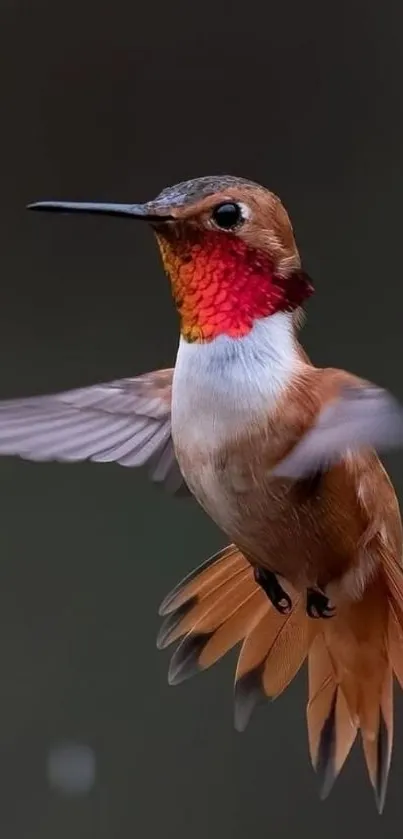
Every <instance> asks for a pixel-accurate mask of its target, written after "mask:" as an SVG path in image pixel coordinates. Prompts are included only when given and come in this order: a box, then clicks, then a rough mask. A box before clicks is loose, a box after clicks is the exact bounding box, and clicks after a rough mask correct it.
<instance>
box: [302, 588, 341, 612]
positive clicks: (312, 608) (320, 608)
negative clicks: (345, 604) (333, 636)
mask: <svg viewBox="0 0 403 839" xmlns="http://www.w3.org/2000/svg"><path fill="white" fill-rule="evenodd" d="M306 612H307V615H309V617H310V618H332V617H333V616H334V614H335V608H334V606H332V605H331V604H330V600H329V598H328V597H326V595H325V594H323V593H322V592H321V591H318V589H315V588H308V589H307V593H306Z"/></svg>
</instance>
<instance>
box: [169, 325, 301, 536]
mask: <svg viewBox="0 0 403 839" xmlns="http://www.w3.org/2000/svg"><path fill="white" fill-rule="evenodd" d="M298 364H300V361H299V357H298V350H297V344H296V341H295V337H294V330H293V325H292V318H291V315H289V314H285V313H278V314H276V315H272V316H271V317H269V318H266V319H264V320H263V319H262V320H260V321H258V322H257V323H256V324H255V326H254V328H253V329H252V330H251V332H250V333H249V334H248V335H247V336H245V337H244V338H240V339H236V340H235V339H230V338H227V337H225V336H221V337H219V338H217V339H215V340H214V341H212V342H210V343H208V344H196V343H195V344H188V343H186V342H185V341H183V340H182V339H181V341H180V345H179V350H178V356H177V361H176V366H175V372H174V378H173V392H172V436H173V442H174V446H175V449H176V452H177V457H178V461H179V464H180V466H181V469H182V471H183V472H184V474H185V477H186V479H187V480H189V482H190V483H191V485H192V488H193V491H194V492H195V494H196V495H197V496H199V495H202V496H203V497H204V498H205V499H207V500H208V502H209V503H208V506H211V505H212V506H214V505H217V504H221V505H222V504H223V502H224V500H225V499H224V497H223V496H225V495H226V494H227V493H228V486H229V485H231V486H232V484H233V482H235V484H239V487H238V488H239V490H241V486H242V474H243V471H244V469H243V464H242V458H241V457H239V456H237V454H236V447H235V454H234V462H233V463H229V465H228V468H229V469H230V471H231V476H230V477H231V480H230V481H228V478H229V476H228V475H223V474H217V472H216V471H215V470H214V469H213V460H214V455H215V454H216V452H217V451H219V450H220V449H222V448H224V447H225V446H226V444H228V443H229V442H233V441H234V440H235V441H236V439H237V437H240V438H241V437H243V436H244V435H245V433H247V431H248V429H249V428H252V427H253V424H254V423H255V422H262V417H263V418H264V417H268V416H269V414H270V412H271V411H273V410H274V409H275V407H276V405H277V402H278V399H279V398H280V396H281V395H282V393H283V391H284V389H285V388H286V387H287V385H288V384H289V382H290V380H291V378H292V376H293V375H294V373H295V370H296V367H297V366H298ZM193 464H194V466H193ZM189 471H190V472H191V474H190V475H189ZM234 489H236V486H234ZM210 501H211V505H210ZM214 518H215V519H216V520H217V517H216V516H214Z"/></svg>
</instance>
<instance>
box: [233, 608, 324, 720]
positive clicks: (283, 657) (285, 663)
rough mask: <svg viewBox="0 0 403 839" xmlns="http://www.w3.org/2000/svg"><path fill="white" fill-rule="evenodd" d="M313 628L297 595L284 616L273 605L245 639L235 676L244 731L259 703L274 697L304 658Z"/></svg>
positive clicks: (238, 714)
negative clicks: (291, 607)
mask: <svg viewBox="0 0 403 839" xmlns="http://www.w3.org/2000/svg"><path fill="white" fill-rule="evenodd" d="M309 630H310V627H309V624H308V619H307V618H306V616H305V612H304V604H303V601H302V598H301V597H298V598H297V600H296V602H295V604H294V608H293V609H292V611H291V612H290V613H289V614H288V615H286V616H283V615H281V614H279V612H277V611H276V610H275V609H273V607H272V606H271V605H269V606H267V607H266V612H265V614H263V615H262V616H261V617H260V620H259V621H258V622H257V623H255V625H254V626H253V628H252V629H251V631H250V633H249V635H247V637H246V638H245V640H244V642H243V645H242V648H241V652H240V654H239V659H238V666H237V671H236V675H235V717H234V721H235V728H236V729H237V730H238V731H243V730H244V729H245V728H246V726H247V724H248V722H249V720H250V717H251V715H252V712H253V710H254V708H255V707H256V705H257V704H259V703H260V702H261V701H262V700H265V699H268V698H271V699H275V698H276V697H277V696H279V695H280V694H281V693H282V692H283V691H284V690H285V688H286V687H287V686H288V685H289V684H290V682H291V681H292V680H293V678H294V677H295V676H296V674H297V672H298V670H299V669H300V667H301V666H302V664H303V663H304V661H305V658H306V654H307V650H308V646H309V642H310V631H309Z"/></svg>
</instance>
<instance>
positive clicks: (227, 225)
mask: <svg viewBox="0 0 403 839" xmlns="http://www.w3.org/2000/svg"><path fill="white" fill-rule="evenodd" d="M211 217H212V220H213V222H214V224H215V225H216V227H220V228H221V230H233V229H234V228H235V227H239V225H240V224H242V222H243V221H244V217H243V215H242V210H241V208H240V206H239V204H232V203H229V202H228V203H225V204H218V205H217V207H214V210H213V212H212V215H211Z"/></svg>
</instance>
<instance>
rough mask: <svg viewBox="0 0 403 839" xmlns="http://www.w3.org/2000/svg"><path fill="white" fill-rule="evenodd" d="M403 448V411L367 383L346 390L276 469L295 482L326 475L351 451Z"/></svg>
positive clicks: (399, 406)
mask: <svg viewBox="0 0 403 839" xmlns="http://www.w3.org/2000/svg"><path fill="white" fill-rule="evenodd" d="M401 445H403V409H402V407H401V405H400V404H399V403H398V402H397V400H396V399H395V398H394V397H393V396H392V395H391V394H390V393H388V392H387V391H386V390H383V389H382V388H379V387H375V386H374V385H370V384H367V383H366V382H363V383H362V384H358V385H357V384H354V385H353V384H351V385H347V386H345V387H343V388H342V390H341V392H340V393H339V394H338V396H337V398H336V399H334V400H332V402H330V404H327V405H325V407H324V408H323V409H322V411H321V412H320V414H319V416H318V419H317V420H316V422H315V423H314V425H313V426H312V427H311V428H310V430H309V431H307V432H306V434H304V436H303V437H302V439H301V441H300V442H299V443H297V445H296V446H295V447H294V448H293V449H292V451H291V452H290V454H289V455H287V456H286V457H285V458H284V459H283V460H282V461H281V463H279V464H278V465H277V466H276V467H275V469H274V470H273V474H275V475H277V476H278V477H284V478H292V479H295V480H298V479H301V478H306V477H308V476H309V475H312V474H315V473H318V472H324V471H326V470H327V469H329V468H330V467H331V466H332V465H334V464H335V463H337V462H338V461H340V460H342V458H343V457H344V456H345V455H346V454H347V452H349V451H358V450H359V449H363V448H371V449H375V450H378V451H384V450H387V449H390V448H395V447H398V446H401Z"/></svg>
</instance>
